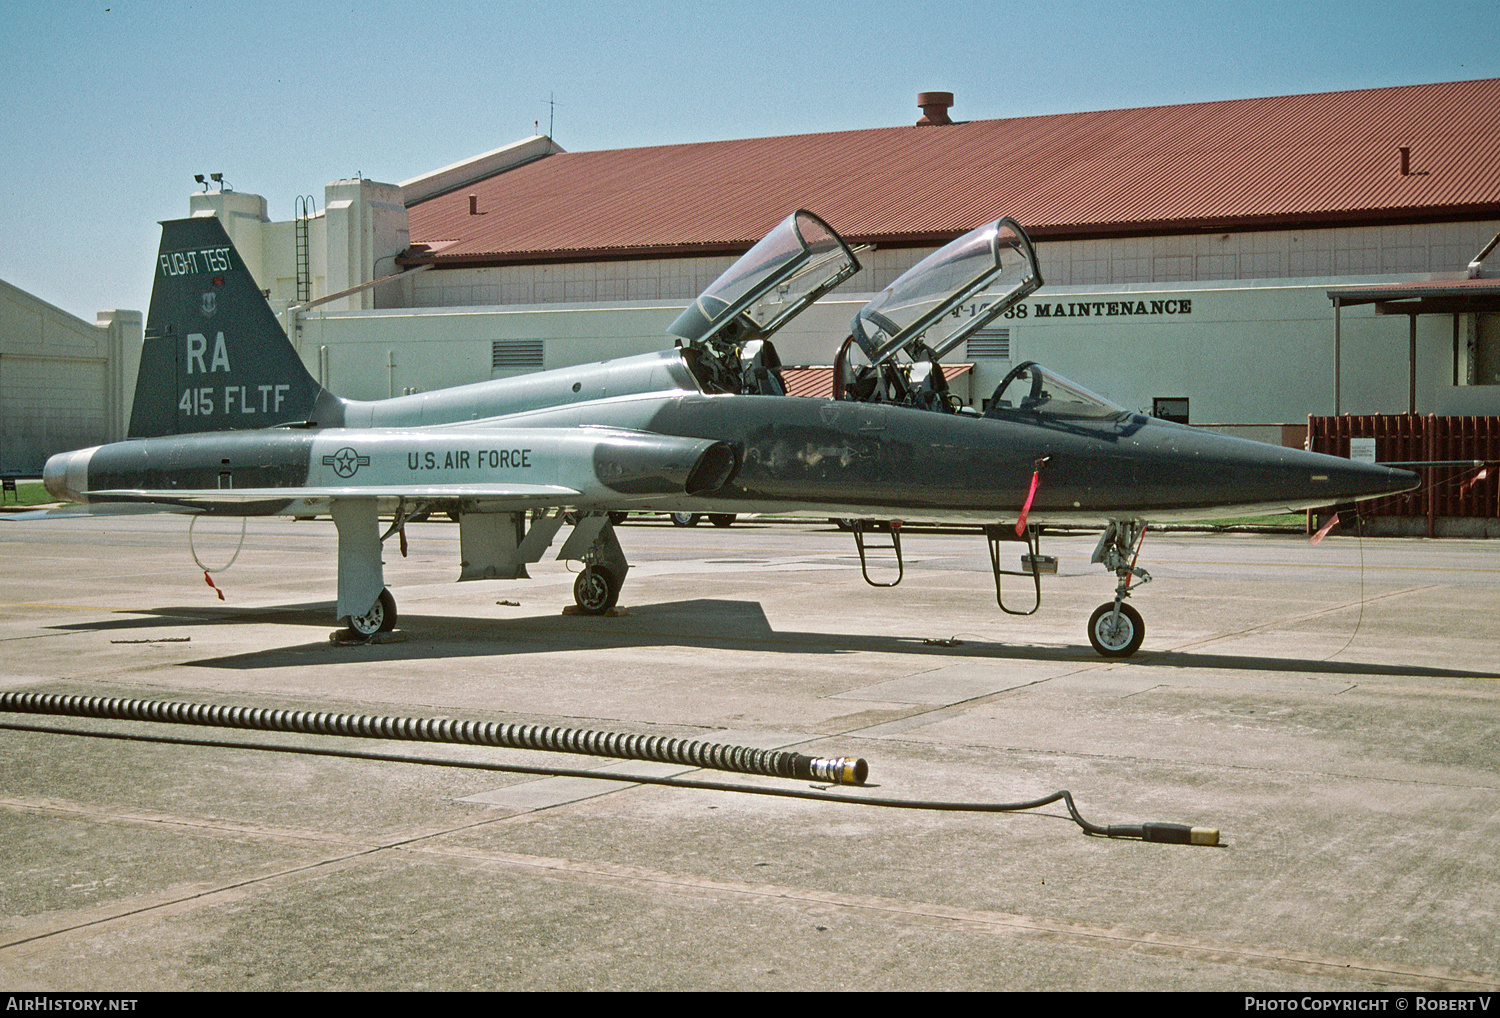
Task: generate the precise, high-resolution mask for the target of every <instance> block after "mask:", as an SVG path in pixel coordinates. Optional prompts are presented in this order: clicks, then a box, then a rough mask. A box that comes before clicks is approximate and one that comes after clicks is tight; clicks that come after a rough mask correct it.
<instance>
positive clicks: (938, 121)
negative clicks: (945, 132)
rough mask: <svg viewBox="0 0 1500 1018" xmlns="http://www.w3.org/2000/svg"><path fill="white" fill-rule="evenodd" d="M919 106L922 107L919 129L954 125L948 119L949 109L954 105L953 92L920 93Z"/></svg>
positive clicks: (918, 97)
mask: <svg viewBox="0 0 1500 1018" xmlns="http://www.w3.org/2000/svg"><path fill="white" fill-rule="evenodd" d="M917 105H918V106H920V107H922V119H921V120H918V121H917V126H918V127H944V126H946V125H948V124H951V123H953V121H952V120H949V119H948V107H950V106H952V105H953V93H952V92H918V93H917Z"/></svg>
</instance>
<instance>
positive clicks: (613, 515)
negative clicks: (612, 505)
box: [609, 509, 630, 526]
mask: <svg viewBox="0 0 1500 1018" xmlns="http://www.w3.org/2000/svg"><path fill="white" fill-rule="evenodd" d="M629 515H630V514H629V513H627V512H622V511H620V510H618V509H615V510H611V512H610V514H609V522H611V523H613V524H614V525H615V526H619V525H620V524H621V523H624V522H625V519H626V517H628V516H629Z"/></svg>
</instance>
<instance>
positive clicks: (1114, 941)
mask: <svg viewBox="0 0 1500 1018" xmlns="http://www.w3.org/2000/svg"><path fill="white" fill-rule="evenodd" d="M415 851H418V852H422V853H425V854H434V855H440V856H446V857H456V858H462V859H468V860H471V861H478V862H488V863H498V864H500V865H502V866H505V867H508V868H511V869H529V870H541V871H543V872H545V873H547V874H548V875H551V876H554V877H562V878H565V879H577V878H579V877H582V878H584V879H594V880H599V881H602V882H605V883H610V884H615V885H626V886H637V887H646V888H660V889H665V890H669V891H678V892H684V891H685V892H688V893H692V894H695V895H700V896H701V895H705V894H706V895H708V896H712V897H728V898H735V899H739V900H744V899H747V898H748V899H753V900H759V901H763V902H767V903H790V904H792V905H794V906H798V907H804V908H806V907H812V908H832V909H834V910H837V911H839V912H842V913H846V914H864V915H868V916H875V917H879V918H890V919H896V920H898V921H900V920H903V919H904V920H908V921H915V922H918V923H922V924H930V925H945V926H946V925H958V926H962V927H966V928H968V929H971V930H974V931H976V932H982V933H989V934H993V935H1001V936H1006V935H1023V936H1029V937H1036V938H1039V939H1044V940H1060V941H1063V942H1065V943H1070V944H1072V945H1074V946H1080V947H1093V948H1105V949H1114V950H1118V951H1131V952H1145V953H1151V954H1158V955H1163V956H1167V957H1181V958H1193V959H1198V960H1201V961H1216V962H1224V963H1228V964H1240V965H1246V966H1250V967H1254V968H1264V969H1272V970H1280V971H1292V972H1298V973H1305V974H1316V975H1325V976H1338V977H1341V978H1352V979H1360V978H1364V979H1370V980H1373V981H1376V982H1381V983H1390V984H1394V985H1410V986H1416V987H1420V988H1423V989H1440V990H1496V989H1500V976H1496V975H1487V974H1484V973H1476V972H1461V971H1451V970H1445V969H1440V968H1429V967H1423V968H1406V967H1402V966H1395V965H1390V964H1385V963H1381V962H1374V961H1368V960H1365V959H1360V958H1354V957H1345V956H1338V955H1321V954H1317V953H1314V952H1305V951H1286V950H1269V949H1262V948H1255V947H1245V946H1234V945H1224V944H1213V943H1208V942H1205V941H1203V940H1201V939H1196V938H1192V937H1183V936H1178V935H1175V934H1166V933H1159V932H1154V931H1147V930H1134V929H1129V928H1126V927H1101V926H1089V925H1086V924H1082V923H1073V922H1068V921H1066V920H1057V919H1039V918H1036V917H1032V916H1024V915H1018V914H1014V913H1008V912H995V911H988V910H977V909H966V908H959V907H955V906H948V905H940V904H932V903H928V902H920V901H911V900H907V899H900V898H885V897H879V896H874V895H861V894H848V893H841V892H837V891H823V890H818V889H815V888H806V887H794V886H789V885H779V884H769V883H748V882H741V881H729V880H711V879H708V878H703V877H693V876H688V875H684V874H674V873H667V872H663V871H659V870H652V869H648V868H645V867H640V866H633V865H627V864H619V863H609V862H602V861H595V862H583V861H579V860H574V859H563V858H557V857H550V856H537V855H527V854H521V853H514V852H493V851H483V850H479V849H471V848H454V847H444V846H434V845H429V846H426V847H423V848H420V849H415Z"/></svg>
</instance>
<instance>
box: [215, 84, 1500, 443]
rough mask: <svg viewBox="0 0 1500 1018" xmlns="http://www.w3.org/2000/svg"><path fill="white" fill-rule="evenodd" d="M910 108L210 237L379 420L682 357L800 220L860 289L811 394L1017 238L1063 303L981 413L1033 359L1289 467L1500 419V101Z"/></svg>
mask: <svg viewBox="0 0 1500 1018" xmlns="http://www.w3.org/2000/svg"><path fill="white" fill-rule="evenodd" d="M918 98H919V105H921V106H922V108H923V115H922V118H921V120H920V121H919V122H918V123H917V124H915V125H912V126H901V127H889V128H877V129H869V130H857V131H838V132H829V133H822V134H811V135H792V136H784V137H772V138H752V139H741V140H733V141H720V142H703V143H695V144H682V145H665V146H653V147H647V148H634V149H619V150H610V151H600V152H567V151H564V150H563V149H562V148H561V147H560V146H558V145H557V144H556V143H555V142H554V141H553V140H552V139H550V138H546V137H540V136H538V137H532V138H527V139H523V140H521V141H518V142H516V143H514V144H511V145H507V146H504V147H502V148H499V149H496V150H494V151H491V152H487V153H484V154H482V155H479V156H476V157H474V158H472V159H469V160H465V161H462V162H459V163H456V164H453V165H451V166H447V167H444V168H442V169H439V170H436V171H434V172H432V173H429V174H425V175H423V176H421V177H418V178H414V179H412V180H408V181H404V182H402V183H400V184H384V183H378V182H375V181H371V180H345V181H336V182H334V183H331V184H329V185H328V186H327V187H326V188H325V191H324V194H323V202H322V205H323V207H322V208H321V209H320V208H317V202H316V201H315V200H313V199H307V200H305V201H304V202H299V209H298V212H299V214H298V215H297V216H296V217H295V218H294V219H292V220H289V221H282V222H272V221H271V220H270V219H269V217H268V216H267V215H266V205H265V201H264V199H262V198H260V197H259V196H257V195H253V194H245V193H237V192H232V191H213V190H209V191H204V192H200V193H198V194H194V195H192V196H191V199H190V208H191V211H192V213H193V214H195V215H197V214H216V215H218V216H220V217H221V218H222V219H224V221H225V223H226V226H227V227H228V230H229V233H230V235H231V237H233V239H234V241H235V243H236V246H237V247H238V248H239V249H240V251H241V252H242V253H243V254H244V255H245V257H246V261H247V263H248V264H249V265H250V266H251V268H252V271H254V272H255V273H256V276H257V279H258V280H259V281H260V284H261V286H262V287H264V288H265V289H267V290H268V291H269V292H270V296H271V299H272V303H273V306H274V307H275V308H276V309H277V311H278V313H279V314H280V316H281V319H282V321H283V324H284V325H285V326H286V328H287V332H288V334H289V335H290V336H291V337H292V338H293V341H294V343H295V344H296V345H297V347H298V349H299V351H300V352H301V355H302V357H303V359H304V361H305V362H306V363H307V364H308V367H309V369H310V370H311V371H312V372H313V373H314V375H315V376H317V377H318V378H319V379H320V380H321V381H322V382H323V383H324V384H325V385H328V386H329V387H330V388H332V389H333V390H334V391H337V392H339V393H341V394H343V395H348V396H353V397H358V398H364V399H371V398H379V397H384V396H389V395H396V394H400V393H403V392H409V391H418V390H427V389H434V388H439V387H443V386H448V385H454V384H460V383H463V382H470V381H476V380H480V379H485V378H491V377H499V376H503V375H509V374H516V373H521V372H525V371H534V370H539V369H544V368H552V367H560V366H565V365H568V364H575V363H580V362H585V361H592V360H600V359H607V358H609V357H615V356H621V355H626V354H631V353H638V352H645V351H649V350H655V349H660V348H662V347H663V346H664V345H665V343H666V342H667V337H666V334H665V330H666V326H667V325H668V323H670V322H671V321H672V320H673V319H674V318H675V317H676V316H677V314H678V313H679V311H680V310H681V309H682V307H683V306H684V305H685V304H686V303H687V302H688V301H689V300H691V299H692V298H693V297H694V296H696V295H697V293H698V292H700V291H701V290H702V289H703V288H704V287H706V286H707V285H708V284H709V283H710V282H711V281H712V280H713V279H714V278H715V277H716V276H717V275H718V274H719V273H720V272H721V271H722V270H723V269H724V268H726V267H727V266H728V265H729V264H731V263H732V262H733V260H734V259H735V258H736V257H737V256H738V255H739V254H741V253H743V252H744V251H745V250H747V249H748V248H749V247H750V246H751V245H752V244H753V243H754V242H755V241H756V240H758V239H759V238H760V237H761V236H762V235H764V234H765V233H766V232H767V231H769V230H770V229H771V228H772V227H773V226H774V225H775V224H776V223H777V222H778V221H779V220H781V219H782V218H784V217H785V216H786V215H787V214H788V213H790V212H791V211H793V210H794V209H797V208H806V209H809V210H811V211H813V212H815V213H817V214H818V215H819V216H821V217H823V218H824V219H826V220H827V221H828V222H829V223H830V224H831V225H832V226H833V227H834V228H835V229H836V230H838V231H839V233H840V234H841V235H842V236H844V238H845V239H846V240H848V241H849V242H850V243H851V244H853V245H859V246H860V247H861V253H860V259H861V262H862V264H863V265H864V266H865V268H864V270H863V271H862V272H860V273H859V275H857V276H855V277H854V278H853V279H851V280H849V281H848V282H846V283H845V284H844V285H843V286H842V287H841V288H840V289H839V290H838V291H836V292H834V293H833V294H831V295H829V296H827V297H825V298H824V299H823V300H822V301H821V302H820V303H819V304H818V305H817V306H815V307H814V308H812V309H810V310H808V311H807V312H805V313H804V314H803V315H802V316H801V317H799V318H798V319H797V320H796V321H795V322H793V323H792V325H791V326H789V327H788V328H787V329H785V330H783V331H782V332H780V333H778V334H777V338H776V344H777V346H778V348H779V351H780V354H781V359H782V361H783V362H784V363H786V364H789V365H805V366H818V365H827V364H829V363H831V361H832V358H833V355H834V352H835V350H836V349H837V347H838V345H839V344H840V342H841V341H842V340H843V338H844V336H845V335H846V333H847V331H848V330H847V325H848V321H849V319H850V317H852V315H853V314H854V312H855V311H856V310H857V309H858V308H859V307H860V306H861V305H862V304H863V303H864V302H865V301H867V300H868V299H870V298H871V297H872V296H873V295H874V294H875V293H877V292H879V291H880V290H881V289H882V288H883V287H885V286H886V285H888V284H889V283H890V282H891V281H892V280H893V279H895V278H896V276H898V275H899V274H900V273H901V272H902V271H904V270H905V269H906V268H908V267H909V266H911V265H913V264H915V263H916V262H917V261H918V260H920V259H921V258H922V257H923V256H925V255H926V254H927V253H929V252H930V251H932V250H934V249H935V248H937V247H938V246H940V245H941V244H943V243H945V242H947V241H948V240H950V239H952V238H954V237H957V236H959V235H961V234H962V233H964V232H966V231H967V230H969V229H970V228H972V227H974V226H976V225H979V224H981V223H983V222H987V221H990V220H993V219H996V218H998V217H1000V216H1011V217H1013V218H1015V219H1016V220H1018V221H1019V222H1020V223H1021V224H1022V225H1023V226H1024V227H1026V229H1027V230H1028V232H1029V233H1030V234H1031V236H1032V237H1033V239H1034V240H1035V241H1036V244H1037V253H1038V257H1039V260H1040V263H1041V271H1042V276H1043V278H1044V280H1045V285H1044V287H1043V288H1042V289H1041V290H1039V291H1038V292H1037V293H1035V294H1033V295H1032V296H1031V297H1029V298H1028V299H1027V300H1026V301H1025V302H1024V304H1023V305H1022V306H1020V307H1018V308H1016V309H1015V310H1014V311H1013V313H1012V314H1011V315H1010V316H1009V318H1008V319H1006V320H1003V321H1001V322H997V323H995V326H994V327H992V328H991V329H988V330H986V331H985V332H983V333H981V334H979V335H978V336H977V337H975V340H974V341H972V342H971V343H970V344H969V347H968V349H967V350H966V351H964V352H963V356H962V357H959V358H958V360H960V361H962V363H963V364H964V365H970V366H971V367H968V368H966V369H964V370H962V371H961V373H960V374H959V376H958V378H957V379H955V381H954V390H955V391H956V392H959V393H960V394H961V395H963V396H964V397H965V398H966V399H968V400H970V401H971V402H972V403H974V404H975V405H976V406H978V405H981V404H982V403H983V401H984V399H985V398H987V397H988V396H989V394H990V393H991V391H992V390H993V388H994V386H995V384H996V383H997V382H998V381H999V380H1000V378H1002V377H1003V376H1004V374H1005V373H1006V372H1007V371H1008V370H1009V368H1010V367H1011V366H1013V365H1014V364H1015V363H1017V362H1019V361H1021V360H1038V361H1042V362H1043V363H1046V364H1047V365H1048V366H1050V367H1053V368H1055V369H1057V370H1059V371H1061V372H1062V373H1064V374H1066V375H1069V376H1071V377H1073V378H1075V379H1077V380H1078V381H1080V382H1082V383H1083V384H1085V385H1088V386H1089V387H1090V388H1093V389H1095V390H1096V391H1098V392H1100V393H1101V394H1103V395H1105V396H1108V397H1110V398H1111V399H1114V400H1115V401H1116V402H1119V403H1121V404H1123V405H1125V406H1127V407H1130V408H1132V409H1140V410H1143V411H1145V412H1148V413H1149V412H1152V411H1153V410H1157V411H1161V412H1164V413H1169V414H1170V415H1172V416H1175V417H1178V418H1183V417H1185V418H1186V419H1188V420H1189V421H1190V422H1191V423H1194V424H1202V425H1206V426H1214V427H1218V428H1220V429H1222V430H1228V431H1232V432H1235V433H1240V434H1245V435H1247V436H1249V437H1259V438H1264V439H1266V440H1269V441H1282V440H1283V439H1285V440H1289V441H1290V440H1293V436H1292V433H1293V432H1295V431H1296V428H1297V426H1298V425H1302V424H1305V422H1306V419H1307V416H1308V415H1309V414H1320V415H1322V414H1332V413H1401V412H1406V411H1408V410H1415V411H1419V412H1422V413H1437V414H1500V278H1492V277H1497V276H1500V255H1497V256H1495V257H1494V258H1493V259H1492V260H1491V262H1492V263H1493V264H1491V263H1488V262H1486V261H1485V260H1484V259H1483V258H1482V257H1480V252H1482V251H1485V249H1486V248H1487V246H1488V245H1491V241H1492V239H1493V238H1494V237H1495V236H1496V234H1497V232H1500V156H1497V153H1500V79H1490V80H1483V81H1467V82H1450V83H1440V84H1433V85H1417V86H1404V87H1395V88H1382V89H1369V90H1361V91H1353V92H1333V93H1322V94H1315V95H1297V96H1279V97H1270V98H1261V99H1244V100H1232V101H1223V102H1210V103H1194V104H1187V105H1179V106H1162V107H1151V108H1144V109H1126V110H1106V111H1098V112H1088V113H1072V114H1061V115H1052V116H1040V117H1018V118H1009V119H1001V120H983V121H969V122H962V121H956V120H953V119H952V117H951V112H950V111H952V110H954V109H956V107H954V105H953V97H952V96H951V95H949V94H947V93H923V94H922V95H921V96H919V97H918ZM1471 263H1472V264H1471ZM1471 277H1472V278H1471ZM1435 283H1440V284H1443V287H1447V288H1446V289H1443V287H1440V289H1443V293H1444V294H1448V291H1449V290H1450V289H1453V287H1448V286H1447V284H1450V283H1451V284H1453V285H1454V286H1456V287H1457V288H1458V289H1457V290H1456V291H1455V292H1456V293H1457V295H1458V296H1456V297H1455V296H1453V295H1451V294H1449V295H1448V296H1446V297H1443V298H1442V299H1441V300H1439V299H1437V298H1430V299H1428V302H1427V303H1426V304H1424V305H1423V306H1422V313H1420V314H1407V313H1405V312H1401V311H1399V309H1398V310H1397V313H1396V314H1381V313H1380V312H1381V311H1382V310H1384V311H1388V312H1389V311H1392V310H1393V308H1392V307H1391V302H1392V301H1393V300H1396V299H1398V298H1399V295H1400V291H1399V290H1397V291H1394V293H1385V291H1379V292H1380V293H1383V294H1385V295H1384V298H1383V302H1377V301H1376V300H1375V299H1374V298H1371V299H1369V300H1365V299H1362V297H1361V294H1366V293H1375V292H1377V291H1367V290H1365V289H1364V288H1367V287H1372V286H1376V287H1384V288H1386V289H1389V288H1391V287H1398V288H1399V287H1401V286H1408V285H1414V284H1435ZM1423 292H1424V293H1425V292H1426V291H1423ZM1332 293H1337V294H1340V295H1341V296H1340V297H1339V303H1338V305H1337V309H1338V314H1337V316H1336V315H1335V307H1336V305H1335V302H1334V300H1333V299H1332V298H1331V296H1330V294H1332ZM1418 298H1419V299H1422V298H1421V297H1420V295H1418ZM1408 309H1409V306H1408ZM1336 333H1337V335H1336ZM953 359H954V357H952V356H950V360H953ZM817 384H819V385H821V384H826V376H823V381H822V382H820V383H817ZM815 391H816V390H815ZM1283 426H1291V428H1290V429H1289V430H1287V429H1284V428H1283ZM1298 440H1299V441H1300V439H1298Z"/></svg>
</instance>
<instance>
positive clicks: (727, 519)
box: [708, 513, 735, 527]
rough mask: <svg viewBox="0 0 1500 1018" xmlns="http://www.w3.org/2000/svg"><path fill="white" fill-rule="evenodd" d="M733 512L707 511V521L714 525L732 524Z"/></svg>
mask: <svg viewBox="0 0 1500 1018" xmlns="http://www.w3.org/2000/svg"><path fill="white" fill-rule="evenodd" d="M734 520H735V516H734V513H709V514H708V522H710V523H712V524H713V525H714V526H716V527H729V526H733V525H734Z"/></svg>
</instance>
